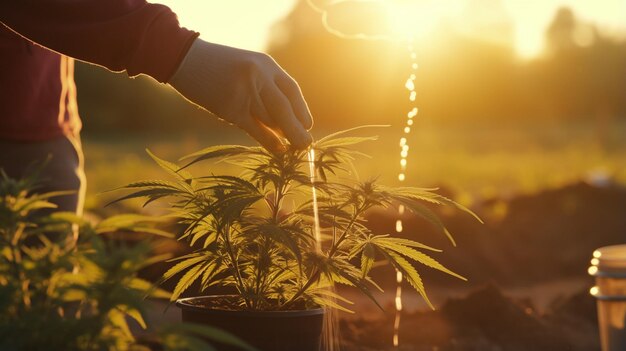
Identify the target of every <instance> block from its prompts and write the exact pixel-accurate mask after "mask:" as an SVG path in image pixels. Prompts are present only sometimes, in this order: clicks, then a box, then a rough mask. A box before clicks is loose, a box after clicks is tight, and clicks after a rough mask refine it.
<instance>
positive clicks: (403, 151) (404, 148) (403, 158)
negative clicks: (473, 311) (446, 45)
mask: <svg viewBox="0 0 626 351" xmlns="http://www.w3.org/2000/svg"><path fill="white" fill-rule="evenodd" d="M408 50H409V55H410V57H411V74H410V75H409V78H408V79H407V80H406V83H405V85H404V86H405V88H406V89H407V90H408V91H409V101H410V102H411V110H410V111H409V112H408V113H407V116H406V117H407V120H406V125H405V126H404V130H403V132H404V136H403V137H401V138H400V172H399V173H398V180H399V181H400V182H404V181H405V180H406V167H407V158H408V156H409V145H408V143H407V136H408V134H409V133H411V127H412V126H413V123H414V121H413V118H414V117H415V116H417V111H418V109H417V106H416V103H415V100H416V97H417V93H416V92H415V78H416V75H415V73H416V71H417V68H418V65H417V53H416V52H415V49H414V47H413V44H412V43H410V44H409V45H408ZM403 214H404V206H403V205H399V206H398V217H397V220H396V233H401V232H402V229H403V228H402V215H403ZM402 278H403V277H402V272H400V271H396V283H397V287H396V298H395V307H396V315H395V318H394V322H393V340H392V342H393V346H394V347H395V348H398V347H399V346H400V335H399V331H400V318H401V315H402Z"/></svg>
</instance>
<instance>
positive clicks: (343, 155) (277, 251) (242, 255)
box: [120, 130, 471, 310]
mask: <svg viewBox="0 0 626 351" xmlns="http://www.w3.org/2000/svg"><path fill="white" fill-rule="evenodd" d="M349 131H352V130H348V131H342V132H338V133H334V134H331V135H329V136H327V137H325V138H322V139H320V140H319V141H317V142H316V143H315V144H314V145H313V146H312V149H313V151H314V152H312V151H311V150H295V149H288V150H287V151H286V152H284V153H280V154H274V153H270V152H268V151H267V150H265V149H263V148H261V147H247V146H240V145H220V146H213V147H209V148H206V149H204V150H201V151H199V152H196V153H193V154H191V155H189V156H186V157H184V158H183V159H181V161H185V162H184V163H182V165H181V166H179V165H177V164H174V163H170V162H168V161H165V160H162V159H159V158H157V157H156V156H154V155H153V154H151V153H150V155H151V157H152V158H153V159H154V160H155V161H156V162H157V163H158V164H159V165H160V166H161V167H162V168H163V169H164V170H165V171H167V172H168V173H169V174H170V176H171V179H169V180H148V181H142V182H137V183H133V184H129V185H127V186H126V187H125V188H126V189H130V190H132V192H131V193H129V194H127V195H126V196H124V197H122V198H121V199H120V200H123V199H129V198H138V197H142V198H146V199H147V201H146V202H145V204H148V203H151V202H153V201H156V200H162V201H167V203H168V204H169V208H170V209H171V212H172V213H171V215H172V216H173V217H175V218H176V219H177V221H178V222H179V223H180V224H182V225H183V227H184V230H181V232H180V233H179V237H178V239H179V240H186V241H187V242H188V243H189V245H191V247H193V248H194V251H193V252H192V253H190V254H187V255H184V256H182V257H178V258H176V259H175V260H174V261H175V262H176V264H175V265H173V266H172V267H171V269H169V270H168V271H167V272H166V273H165V274H164V276H163V280H167V279H171V278H173V277H174V276H178V277H179V278H178V282H177V284H176V288H175V289H174V292H173V294H172V296H171V298H172V300H175V299H177V298H178V297H179V296H180V295H181V294H182V293H183V292H184V291H185V290H186V289H188V288H189V287H190V285H191V284H192V283H194V282H197V283H198V284H199V286H200V287H201V289H207V288H208V287H210V286H213V285H218V286H223V287H229V288H231V289H233V290H235V291H236V292H237V294H236V299H235V300H234V301H231V306H229V307H230V308H234V309H249V310H290V309H296V308H309V307H314V306H320V305H321V306H328V305H330V306H332V307H334V308H340V309H345V304H346V303H350V302H349V301H348V300H346V299H344V298H342V297H341V296H338V295H337V294H336V293H334V292H333V290H332V289H327V287H329V286H333V285H335V284H346V285H350V286H353V287H356V288H358V289H359V290H361V291H362V292H363V293H364V294H366V295H367V296H368V297H369V298H371V299H372V300H373V301H374V302H376V300H375V299H374V297H373V296H372V293H371V289H372V288H375V289H378V286H377V284H376V283H375V282H374V281H373V280H372V278H371V277H370V275H369V273H370V270H371V269H372V267H373V266H374V262H375V261H376V260H379V259H380V260H385V261H387V262H388V263H389V264H390V265H391V266H393V267H394V268H395V269H397V270H398V271H400V272H402V274H404V276H405V277H406V280H407V281H408V282H409V283H410V284H411V286H412V287H413V288H415V290H416V291H417V292H418V293H419V294H420V295H421V296H422V297H423V298H424V300H425V301H426V302H427V303H428V305H429V306H431V307H432V304H431V303H430V301H429V299H428V296H427V294H426V291H425V289H424V284H423V282H422V279H421V278H420V274H419V273H418V270H417V269H416V266H419V265H422V266H427V267H430V268H434V269H436V270H439V271H442V272H445V273H447V274H449V275H452V276H454V277H456V278H459V279H465V278H463V277H461V276H460V275H458V274H456V273H454V272H452V271H451V270H449V269H448V268H446V267H444V266H443V265H441V264H440V263H438V262H437V261H436V260H435V259H433V258H432V257H431V256H429V255H427V254H426V253H424V252H425V251H435V252H437V251H439V250H437V249H435V248H432V247H430V246H427V245H424V244H422V243H420V242H418V241H415V240H409V239H404V238H397V237H393V236H391V235H389V234H388V233H373V232H372V231H371V230H370V229H369V228H368V227H367V225H366V220H365V214H366V213H367V211H369V210H372V209H374V208H387V207H389V206H397V205H403V206H405V208H406V209H408V210H409V211H412V212H413V213H415V214H416V215H419V216H421V217H423V218H425V219H426V220H428V221H429V222H431V223H432V224H433V225H435V226H436V227H437V228H439V229H440V230H441V231H442V232H443V233H445V234H446V235H448V236H449V238H450V239H451V240H452V237H451V236H450V234H449V233H448V231H447V230H446V229H445V227H444V225H443V224H442V222H441V221H440V220H439V218H438V217H437V215H436V214H435V213H434V212H433V211H431V209H430V208H429V206H427V205H428V204H436V205H449V206H454V207H457V208H459V209H461V210H464V211H467V212H469V211H468V210H466V209H465V208H463V207H461V206H459V205H458V204H456V203H455V202H453V201H451V200H449V199H447V198H445V197H443V196H441V195H438V194H436V193H434V192H433V191H432V190H429V189H421V188H414V187H389V186H384V185H381V184H378V182H376V181H375V180H368V181H364V182H360V181H358V180H357V177H356V175H355V174H354V171H353V168H354V167H353V166H352V163H353V161H354V160H355V158H356V157H357V156H360V155H362V154H361V153H360V152H358V151H356V150H354V149H353V148H352V147H354V146H356V145H358V144H360V143H363V142H368V141H373V140H375V139H376V137H361V136H346V134H347V132H349ZM309 157H312V159H311V160H309ZM206 160H215V161H218V162H226V163H228V164H229V165H231V166H232V168H233V169H236V170H238V172H237V173H233V174H223V175H216V174H212V173H211V172H210V171H206V172H205V174H203V175H200V176H193V175H192V174H191V173H190V172H189V170H188V167H189V166H191V165H194V164H196V163H198V162H201V161H206ZM311 161H312V162H311ZM311 167H312V168H313V172H314V174H313V175H314V176H313V177H311V174H310V169H311ZM313 187H314V188H315V191H316V192H317V194H318V198H317V209H315V207H314V201H313V200H312V196H311V192H312V189H313ZM316 213H317V215H318V219H319V233H320V235H319V237H321V241H322V242H318V241H319V240H316V237H317V236H318V235H316V230H317V229H316V225H315V222H316V220H315V214H316ZM469 213H471V212H469ZM337 301H338V302H337ZM376 303H377V302H376ZM377 304H378V303H377ZM379 306H380V305H379Z"/></svg>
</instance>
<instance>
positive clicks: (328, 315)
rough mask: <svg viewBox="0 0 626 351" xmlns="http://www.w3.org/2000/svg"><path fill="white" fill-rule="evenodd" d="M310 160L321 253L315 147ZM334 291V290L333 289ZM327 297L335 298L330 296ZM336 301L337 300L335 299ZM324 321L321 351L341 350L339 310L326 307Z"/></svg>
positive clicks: (314, 208)
mask: <svg viewBox="0 0 626 351" xmlns="http://www.w3.org/2000/svg"><path fill="white" fill-rule="evenodd" d="M307 157H308V160H309V177H310V179H311V197H312V200H313V224H314V229H313V230H314V232H315V251H316V252H317V253H319V254H321V253H322V234H321V228H320V218H319V209H318V205H317V190H316V189H315V180H316V172H315V149H313V147H310V148H309V151H308V153H307ZM326 289H329V290H334V288H333V287H332V285H329V286H328V287H327V288H326ZM333 292H334V291H333ZM327 298H329V299H333V300H334V298H332V297H330V296H328V297H327ZM335 302H336V301H335ZM324 309H325V311H324V322H323V325H322V344H321V348H320V351H339V350H340V341H339V320H338V315H337V311H336V310H335V309H334V308H331V307H325V308H324Z"/></svg>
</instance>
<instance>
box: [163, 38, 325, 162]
mask: <svg viewBox="0 0 626 351" xmlns="http://www.w3.org/2000/svg"><path fill="white" fill-rule="evenodd" d="M169 84H170V85H172V86H173V87H174V88H175V89H176V90H177V91H178V92H180V93H181V94H182V95H183V96H184V97H185V98H187V99H188V100H190V101H191V102H193V103H196V104H198V105H200V106H201V107H203V108H205V109H207V110H209V111H211V112H213V113H214V114H216V115H217V116H219V117H220V118H222V119H224V120H226V121H228V122H230V123H233V124H235V125H237V126H239V127H240V128H241V129H243V130H245V131H246V132H247V133H248V134H249V135H250V136H252V137H253V138H254V139H256V140H257V141H258V142H259V143H260V144H261V145H263V146H264V147H265V148H267V149H269V150H271V151H274V152H280V151H282V150H284V145H283V144H282V142H281V140H280V138H279V136H284V137H286V138H287V140H289V142H290V143H291V144H292V145H294V146H295V147H297V148H305V147H307V146H308V145H309V144H311V142H312V140H313V139H312V137H311V135H310V134H309V132H308V131H307V130H308V129H310V128H311V126H312V125H313V119H312V117H311V113H310V112H309V109H308V107H307V105H306V102H305V101H304V98H303V97H302V93H301V91H300V87H299V86H298V84H297V83H296V82H295V81H294V80H293V78H291V77H290V76H289V75H288V74H287V73H286V72H285V71H284V70H283V69H282V68H281V67H280V66H279V65H278V64H277V63H276V62H275V61H274V60H273V59H272V58H271V57H270V56H268V55H265V54H262V53H258V52H252V51H247V50H241V49H236V48H232V47H228V46H223V45H218V44H212V43H209V42H206V41H204V40H201V39H196V41H195V42H194V43H193V44H192V46H191V48H190V49H189V51H188V53H187V55H186V57H185V58H184V60H183V61H182V63H181V64H180V66H179V68H178V70H177V71H176V73H175V74H174V76H173V77H172V78H171V79H170V81H169Z"/></svg>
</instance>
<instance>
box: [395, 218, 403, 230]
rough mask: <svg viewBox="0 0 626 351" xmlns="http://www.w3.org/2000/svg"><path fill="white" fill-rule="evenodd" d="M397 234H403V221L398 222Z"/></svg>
mask: <svg viewBox="0 0 626 351" xmlns="http://www.w3.org/2000/svg"><path fill="white" fill-rule="evenodd" d="M396 232H398V233H401V232H402V221H401V220H399V219H398V220H397V221H396Z"/></svg>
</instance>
